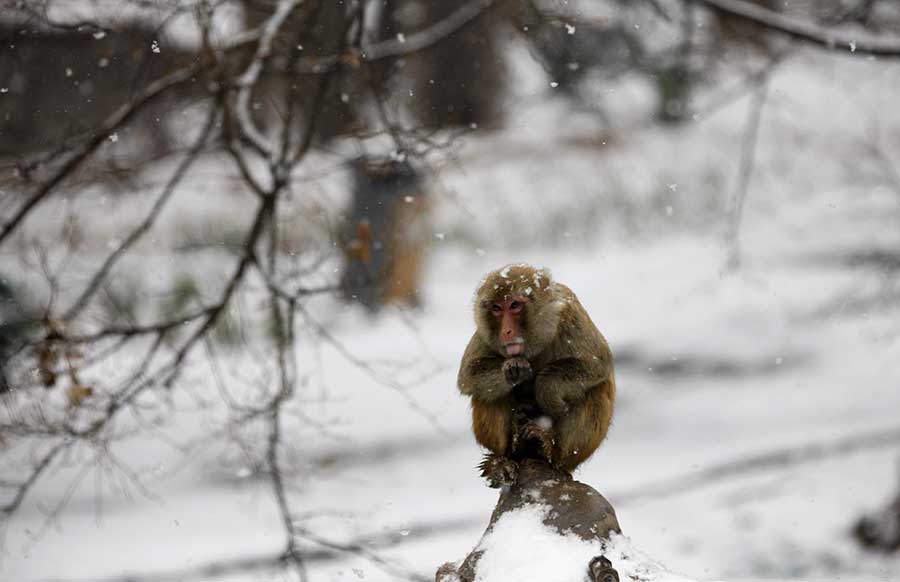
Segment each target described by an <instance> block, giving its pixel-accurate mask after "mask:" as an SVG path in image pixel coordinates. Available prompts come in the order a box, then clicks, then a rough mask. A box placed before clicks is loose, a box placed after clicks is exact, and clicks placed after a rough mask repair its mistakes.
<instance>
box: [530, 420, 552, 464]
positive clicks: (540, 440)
mask: <svg viewBox="0 0 900 582" xmlns="http://www.w3.org/2000/svg"><path fill="white" fill-rule="evenodd" d="M521 438H522V440H524V441H526V442H527V441H533V442H535V443H537V445H538V447H539V452H540V454H541V455H542V456H543V457H544V458H545V459H547V460H548V461H550V462H551V463H552V462H553V448H554V446H555V445H556V437H555V435H554V433H553V423H552V421H550V419H549V418H547V417H546V416H542V417H540V418H536V419H534V420H529V421H528V422H526V423H525V424H524V425H523V426H522V430H521Z"/></svg>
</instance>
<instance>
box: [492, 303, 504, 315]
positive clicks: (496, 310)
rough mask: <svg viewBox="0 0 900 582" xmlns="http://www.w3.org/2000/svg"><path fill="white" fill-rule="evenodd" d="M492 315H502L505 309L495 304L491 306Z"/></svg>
mask: <svg viewBox="0 0 900 582" xmlns="http://www.w3.org/2000/svg"><path fill="white" fill-rule="evenodd" d="M491 313H493V314H494V315H500V314H501V313H503V308H502V307H500V304H499V303H494V304H493V305H491Z"/></svg>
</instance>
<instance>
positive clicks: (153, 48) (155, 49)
mask: <svg viewBox="0 0 900 582" xmlns="http://www.w3.org/2000/svg"><path fill="white" fill-rule="evenodd" d="M150 50H151V51H153V52H155V53H156V54H159V43H158V42H156V41H155V40H154V41H153V42H152V43H150Z"/></svg>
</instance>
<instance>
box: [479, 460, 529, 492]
mask: <svg viewBox="0 0 900 582" xmlns="http://www.w3.org/2000/svg"><path fill="white" fill-rule="evenodd" d="M478 468H479V469H481V476H482V477H484V478H485V479H487V482H488V486H489V487H491V488H493V489H500V488H501V487H503V486H504V485H512V484H513V483H515V482H516V475H517V474H518V472H519V466H518V465H517V464H516V462H515V461H513V460H512V459H510V458H509V457H504V456H502V455H498V454H496V453H488V454H486V455H485V456H484V459H482V461H481V463H479V465H478Z"/></svg>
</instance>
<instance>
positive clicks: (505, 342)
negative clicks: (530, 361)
mask: <svg viewBox="0 0 900 582" xmlns="http://www.w3.org/2000/svg"><path fill="white" fill-rule="evenodd" d="M528 301H529V299H528V298H527V297H523V296H520V295H515V296H513V297H510V298H509V299H507V300H506V301H501V302H498V303H493V304H492V305H491V315H493V316H494V317H495V318H496V319H497V320H498V321H499V323H500V326H499V327H500V338H499V339H500V346H501V347H502V349H503V352H504V354H505V355H506V357H508V358H512V357H514V356H521V355H523V354H524V353H525V338H524V336H523V335H522V317H523V316H524V314H525V306H526V305H527V304H528Z"/></svg>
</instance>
